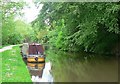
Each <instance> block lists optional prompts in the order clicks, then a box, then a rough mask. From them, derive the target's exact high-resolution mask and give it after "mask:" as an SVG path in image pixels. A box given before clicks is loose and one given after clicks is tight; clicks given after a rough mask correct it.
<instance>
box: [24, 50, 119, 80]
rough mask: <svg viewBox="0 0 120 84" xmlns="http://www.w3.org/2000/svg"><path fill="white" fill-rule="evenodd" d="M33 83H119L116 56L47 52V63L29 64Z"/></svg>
mask: <svg viewBox="0 0 120 84" xmlns="http://www.w3.org/2000/svg"><path fill="white" fill-rule="evenodd" d="M26 65H27V67H28V70H29V72H30V75H31V80H32V81H33V82H53V81H54V82H117V81H118V61H117V58H116V57H115V56H113V57H112V56H103V55H95V54H90V53H89V54H88V53H85V52H80V53H73V52H69V53H66V52H63V51H58V50H52V49H51V50H50V49H48V50H46V62H45V63H27V62H26Z"/></svg>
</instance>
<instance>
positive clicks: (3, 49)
mask: <svg viewBox="0 0 120 84" xmlns="http://www.w3.org/2000/svg"><path fill="white" fill-rule="evenodd" d="M13 46H16V45H10V46H6V47H3V48H2V49H0V52H3V51H6V50H10V49H12V47H13Z"/></svg>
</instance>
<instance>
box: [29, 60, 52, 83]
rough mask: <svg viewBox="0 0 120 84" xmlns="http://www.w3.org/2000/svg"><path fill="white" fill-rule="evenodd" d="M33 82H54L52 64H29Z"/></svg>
mask: <svg viewBox="0 0 120 84" xmlns="http://www.w3.org/2000/svg"><path fill="white" fill-rule="evenodd" d="M27 67H28V70H29V73H30V75H31V80H32V82H34V83H35V82H51V83H52V82H53V76H52V74H51V63H50V62H47V63H45V62H44V63H29V62H28V63H27Z"/></svg>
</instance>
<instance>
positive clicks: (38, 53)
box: [21, 43, 45, 62]
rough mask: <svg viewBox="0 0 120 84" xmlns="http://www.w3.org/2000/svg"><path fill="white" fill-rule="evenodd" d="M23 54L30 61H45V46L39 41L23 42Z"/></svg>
mask: <svg viewBox="0 0 120 84" xmlns="http://www.w3.org/2000/svg"><path fill="white" fill-rule="evenodd" d="M21 54H22V56H23V58H26V59H27V61H28V62H45V54H44V48H43V46H42V45H40V44H38V43H32V44H29V43H23V46H22V47H21Z"/></svg>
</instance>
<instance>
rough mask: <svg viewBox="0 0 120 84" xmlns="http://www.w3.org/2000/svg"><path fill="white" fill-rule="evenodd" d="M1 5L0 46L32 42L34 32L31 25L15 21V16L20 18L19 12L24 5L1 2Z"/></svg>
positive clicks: (21, 3) (22, 3)
mask: <svg viewBox="0 0 120 84" xmlns="http://www.w3.org/2000/svg"><path fill="white" fill-rule="evenodd" d="M2 5H3V7H2V12H3V15H2V45H7V44H18V43H22V42H31V41H34V40H35V32H34V31H33V30H32V27H31V25H30V24H27V23H25V22H23V21H21V20H16V17H17V16H22V13H21V10H22V8H23V7H24V5H25V3H24V2H9V3H8V2H3V3H2Z"/></svg>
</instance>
